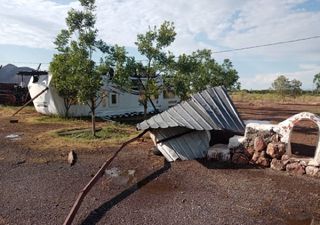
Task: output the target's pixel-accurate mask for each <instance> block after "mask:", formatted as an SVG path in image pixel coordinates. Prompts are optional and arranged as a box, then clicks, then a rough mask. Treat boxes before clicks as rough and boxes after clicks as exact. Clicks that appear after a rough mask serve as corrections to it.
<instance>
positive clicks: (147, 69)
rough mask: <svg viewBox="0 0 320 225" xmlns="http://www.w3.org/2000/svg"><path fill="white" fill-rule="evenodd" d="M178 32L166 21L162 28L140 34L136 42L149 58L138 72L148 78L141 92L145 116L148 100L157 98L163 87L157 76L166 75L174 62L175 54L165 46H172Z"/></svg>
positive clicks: (142, 52)
mask: <svg viewBox="0 0 320 225" xmlns="http://www.w3.org/2000/svg"><path fill="white" fill-rule="evenodd" d="M175 36H176V32H175V28H174V25H173V23H170V22H168V21H165V22H164V23H163V24H161V26H160V28H159V29H157V27H156V26H154V27H153V29H151V28H150V27H149V30H148V31H147V32H146V33H145V34H138V35H137V41H136V42H135V44H136V45H137V47H138V51H139V52H140V54H141V55H143V56H145V57H146V58H147V64H146V65H142V64H141V65H140V66H139V67H138V72H137V73H138V74H139V75H142V76H144V77H145V78H146V82H145V83H144V84H143V86H144V88H143V89H144V90H142V92H141V96H140V102H141V103H142V105H143V107H144V116H146V114H147V107H148V101H150V102H151V103H152V100H151V98H153V97H155V98H157V97H158V95H159V92H160V90H161V87H159V85H158V84H157V81H156V78H157V76H158V75H159V74H161V75H163V76H164V75H166V73H167V72H168V71H169V68H170V67H169V65H170V64H171V63H172V62H173V59H174V56H173V55H172V54H171V53H170V52H165V48H166V47H168V46H170V45H171V43H172V42H173V41H174V40H175Z"/></svg>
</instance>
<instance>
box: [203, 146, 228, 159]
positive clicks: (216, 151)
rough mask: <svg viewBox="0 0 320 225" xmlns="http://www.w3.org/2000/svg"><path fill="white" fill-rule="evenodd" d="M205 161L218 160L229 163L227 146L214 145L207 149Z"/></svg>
mask: <svg viewBox="0 0 320 225" xmlns="http://www.w3.org/2000/svg"><path fill="white" fill-rule="evenodd" d="M207 159H209V160H210V159H211V160H218V161H224V162H225V161H229V160H230V150H229V148H228V146H227V145H224V144H216V145H213V146H211V147H210V148H209V150H208V153H207Z"/></svg>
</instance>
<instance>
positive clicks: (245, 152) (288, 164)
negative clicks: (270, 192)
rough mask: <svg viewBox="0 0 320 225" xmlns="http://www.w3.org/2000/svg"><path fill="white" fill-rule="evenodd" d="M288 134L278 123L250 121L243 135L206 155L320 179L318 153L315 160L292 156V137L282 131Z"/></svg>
mask: <svg viewBox="0 0 320 225" xmlns="http://www.w3.org/2000/svg"><path fill="white" fill-rule="evenodd" d="M298 115H299V114H298ZM292 127H293V126H292ZM292 127H291V129H292ZM280 128H281V127H280ZM287 133H288V131H287V132H286V133H285V132H283V131H281V130H280V129H279V126H278V125H277V124H258V123H249V124H247V126H246V131H245V135H244V136H233V137H232V138H230V139H229V144H228V145H221V144H220V145H219V144H217V145H213V146H211V147H210V148H209V150H208V155H207V157H208V159H211V160H218V161H224V162H230V163H233V164H236V165H257V166H260V167H270V168H271V169H274V170H277V171H287V172H288V173H290V174H294V175H303V174H307V175H310V176H314V177H319V178H320V165H319V163H317V162H318V160H317V153H316V155H315V158H314V159H313V158H296V157H293V155H292V154H291V148H290V139H288V138H287V139H286V138H283V134H286V135H287ZM284 140H286V141H284ZM288 149H289V150H290V151H288Z"/></svg>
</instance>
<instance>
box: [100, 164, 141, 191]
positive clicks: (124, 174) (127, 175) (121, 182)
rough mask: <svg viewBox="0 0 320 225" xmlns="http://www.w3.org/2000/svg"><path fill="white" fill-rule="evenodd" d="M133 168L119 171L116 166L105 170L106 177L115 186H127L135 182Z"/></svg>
mask: <svg viewBox="0 0 320 225" xmlns="http://www.w3.org/2000/svg"><path fill="white" fill-rule="evenodd" d="M135 173H136V171H135V170H124V171H121V170H120V169H119V168H117V167H113V168H111V169H108V170H105V174H106V177H107V179H109V180H110V181H111V183H112V184H114V185H117V186H127V185H130V184H133V183H134V182H135Z"/></svg>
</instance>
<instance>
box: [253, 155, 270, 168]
mask: <svg viewBox="0 0 320 225" xmlns="http://www.w3.org/2000/svg"><path fill="white" fill-rule="evenodd" d="M256 164H257V165H260V166H263V167H269V166H270V159H268V158H267V157H265V156H264V155H260V157H259V158H258V160H257V161H256Z"/></svg>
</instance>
